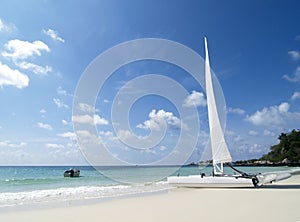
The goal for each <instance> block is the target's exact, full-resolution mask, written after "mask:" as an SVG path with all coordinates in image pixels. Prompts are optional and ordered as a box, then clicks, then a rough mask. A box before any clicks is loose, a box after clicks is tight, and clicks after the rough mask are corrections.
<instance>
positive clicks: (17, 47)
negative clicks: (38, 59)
mask: <svg viewBox="0 0 300 222" xmlns="http://www.w3.org/2000/svg"><path fill="white" fill-rule="evenodd" d="M4 47H5V49H6V50H7V51H5V52H2V56H4V57H8V58H12V59H13V60H17V59H27V58H29V57H32V56H35V55H37V56H41V55H42V51H46V52H50V49H49V47H48V46H47V45H46V44H45V43H44V42H42V41H39V40H38V41H34V42H28V41H22V40H19V39H14V40H10V41H8V42H7V43H6V44H5V45H4Z"/></svg>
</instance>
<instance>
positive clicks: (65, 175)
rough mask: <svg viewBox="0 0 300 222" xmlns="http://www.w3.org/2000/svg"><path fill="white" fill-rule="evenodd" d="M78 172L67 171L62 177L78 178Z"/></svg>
mask: <svg viewBox="0 0 300 222" xmlns="http://www.w3.org/2000/svg"><path fill="white" fill-rule="evenodd" d="M79 175H80V170H78V169H73V168H71V169H69V170H66V171H65V172H64V177H79Z"/></svg>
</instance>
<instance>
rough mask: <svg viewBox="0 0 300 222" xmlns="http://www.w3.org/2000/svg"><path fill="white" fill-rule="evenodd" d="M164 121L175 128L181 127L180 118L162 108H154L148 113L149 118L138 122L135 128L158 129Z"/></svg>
mask: <svg viewBox="0 0 300 222" xmlns="http://www.w3.org/2000/svg"><path fill="white" fill-rule="evenodd" d="M165 123H167V124H168V125H170V126H172V127H175V128H180V127H181V121H180V119H179V118H177V117H176V116H174V114H173V113H171V112H166V111H164V110H162V109H161V110H159V111H157V112H156V110H155V109H153V110H152V111H151V112H150V113H149V120H146V121H145V122H144V123H143V124H138V125H137V128H141V129H150V130H156V131H158V130H161V128H162V127H163V126H164V125H165Z"/></svg>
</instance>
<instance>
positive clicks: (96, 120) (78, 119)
mask: <svg viewBox="0 0 300 222" xmlns="http://www.w3.org/2000/svg"><path fill="white" fill-rule="evenodd" d="M72 121H73V122H75V123H82V124H90V125H94V124H96V125H108V121H107V120H106V119H104V118H102V117H100V116H99V115H97V114H96V115H94V116H93V117H92V116H90V115H77V116H72Z"/></svg>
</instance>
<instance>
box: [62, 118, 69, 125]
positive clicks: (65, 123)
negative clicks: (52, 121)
mask: <svg viewBox="0 0 300 222" xmlns="http://www.w3.org/2000/svg"><path fill="white" fill-rule="evenodd" d="M61 123H62V124H64V125H69V123H68V121H67V120H64V119H63V120H62V121H61Z"/></svg>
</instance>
